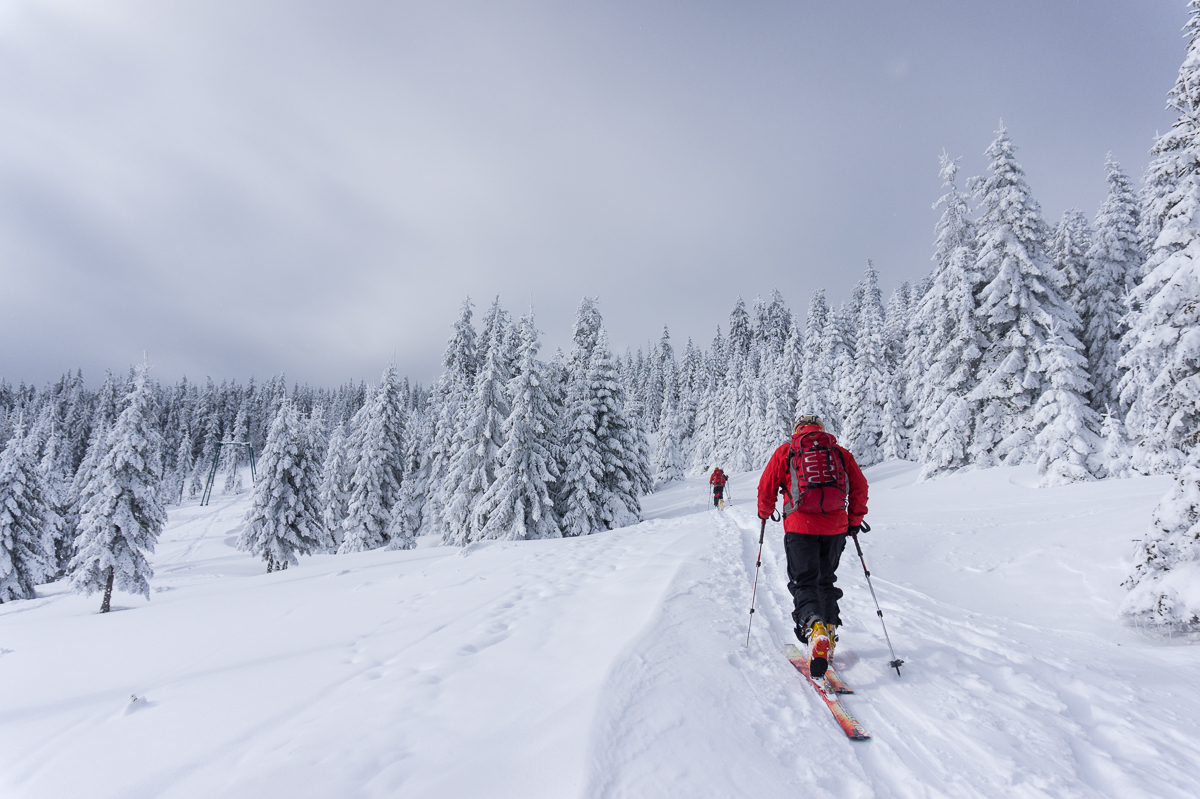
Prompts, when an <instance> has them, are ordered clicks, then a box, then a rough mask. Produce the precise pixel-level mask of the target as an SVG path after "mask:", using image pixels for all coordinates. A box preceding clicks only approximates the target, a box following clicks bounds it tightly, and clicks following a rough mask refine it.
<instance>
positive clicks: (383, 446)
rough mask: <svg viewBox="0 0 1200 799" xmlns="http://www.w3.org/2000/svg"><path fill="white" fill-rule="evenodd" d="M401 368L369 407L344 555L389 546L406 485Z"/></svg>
mask: <svg viewBox="0 0 1200 799" xmlns="http://www.w3.org/2000/svg"><path fill="white" fill-rule="evenodd" d="M399 389H400V387H399V384H398V382H397V377H396V367H395V365H394V364H389V365H388V367H387V369H385V370H384V372H383V377H382V378H381V379H380V381H379V388H377V389H376V390H375V393H374V395H373V396H372V397H371V400H370V402H368V404H367V405H365V406H364V408H363V410H364V411H365V413H364V415H363V419H362V429H361V431H360V432H361V434H360V435H359V436H358V438H357V443H358V444H359V446H360V447H361V449H360V451H359V453H358V462H357V464H356V465H355V468H354V473H353V475H352V476H351V478H350V500H349V503H348V504H347V507H346V520H345V521H344V522H343V523H342V531H343V532H342V543H341V545H340V546H339V547H338V551H339V552H342V553H345V552H363V551H365V550H368V549H378V548H379V547H381V546H383V545H384V544H386V543H387V537H386V536H387V524H388V520H389V519H390V517H391V513H392V506H393V505H395V504H396V498H397V497H398V496H399V493H400V481H401V480H402V479H403V476H404V475H403V453H404V408H403V407H402V406H401V402H400V390H399Z"/></svg>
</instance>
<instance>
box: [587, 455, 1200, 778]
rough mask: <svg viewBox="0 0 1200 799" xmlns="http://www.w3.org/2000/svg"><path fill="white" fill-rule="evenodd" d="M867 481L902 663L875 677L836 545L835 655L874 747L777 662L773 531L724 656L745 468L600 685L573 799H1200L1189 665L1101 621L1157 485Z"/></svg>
mask: <svg viewBox="0 0 1200 799" xmlns="http://www.w3.org/2000/svg"><path fill="white" fill-rule="evenodd" d="M868 478H869V479H870V480H871V482H872V496H871V503H870V507H871V514H870V518H871V519H872V523H873V525H874V530H873V532H871V533H869V534H863V535H861V536H860V540H861V541H862V542H863V545H864V549H865V550H866V552H865V554H866V557H867V559H868V566H869V567H870V568H871V570H872V577H873V579H874V580H875V582H876V587H877V591H878V593H879V594H880V601H881V604H882V606H883V609H884V612H885V614H886V617H887V621H888V624H889V629H890V631H891V633H892V638H893V640H894V642H895V643H896V646H897V654H898V655H899V656H900V657H902V658H905V659H906V660H907V661H908V663H907V664H906V666H905V667H904V674H903V676H902V677H899V678H898V677H897V676H896V675H895V673H894V672H893V671H891V670H890V669H889V668H888V666H887V662H888V660H889V659H890V657H889V653H888V650H887V646H886V643H885V641H884V638H883V634H882V631H881V629H880V627H879V621H878V618H877V616H876V615H875V609H874V605H873V604H872V602H871V599H870V594H869V592H868V590H867V587H866V584H865V580H864V578H863V575H862V569H861V566H860V564H859V563H858V558H857V556H856V555H855V553H854V552H853V549H852V548H850V549H849V550H848V551H847V552H846V553H845V554H844V555H843V560H842V566H841V568H840V569H839V575H840V581H839V584H840V585H842V587H843V588H844V589H845V590H846V597H845V599H844V600H843V619H844V621H846V626H845V628H843V630H842V636H841V638H842V641H841V644H840V645H839V649H838V653H837V655H836V656H835V658H836V662H837V663H838V666H839V670H840V671H841V672H842V674H843V676H844V677H845V678H846V679H847V681H848V682H849V683H850V684H851V686H853V687H854V688H855V691H856V693H855V694H854V695H853V696H849V697H845V700H846V703H847V706H848V707H849V709H850V710H851V712H853V713H854V714H855V716H856V717H857V718H858V719H859V720H860V721H861V722H862V723H863V724H864V725H865V726H866V727H867V729H869V730H870V731H871V733H872V734H873V735H874V739H873V740H872V741H870V742H861V743H858V742H849V741H847V740H846V739H845V737H844V735H843V733H842V732H841V731H840V729H838V728H837V726H836V725H835V724H834V722H833V720H832V719H831V718H830V714H829V712H828V710H827V709H826V708H824V706H823V705H822V704H821V702H820V700H819V699H818V698H817V697H814V696H811V693H812V692H811V690H810V689H809V688H808V687H807V686H806V685H804V683H803V682H802V679H801V678H800V677H799V675H797V674H796V672H795V670H794V669H793V668H792V667H791V665H790V664H789V663H788V661H787V660H786V659H784V657H783V656H782V649H783V646H784V645H785V644H786V643H788V642H790V641H792V640H793V633H792V630H791V628H792V622H791V619H790V616H789V612H790V610H791V606H790V598H789V597H788V596H787V592H786V588H785V584H786V581H787V578H786V562H785V558H784V555H783V551H782V549H783V548H782V545H781V540H780V539H781V537H782V531H781V529H780V527H779V525H778V524H774V525H770V524H769V525H768V538H767V544H766V546H765V547H764V551H763V574H762V575H761V576H760V578H759V600H758V612H756V613H755V616H756V621H755V631H754V635H753V636H752V642H751V646H750V648H749V650H748V651H747V650H745V649H744V648H743V647H742V645H741V644H742V641H743V640H744V636H745V629H746V627H745V625H746V623H747V622H748V620H749V614H748V609H749V592H750V584H751V581H752V579H753V571H754V563H755V556H756V554H757V544H758V520H757V516H756V512H755V507H754V500H753V495H754V483H755V482H756V479H757V475H744V476H741V477H739V478H738V479H737V480H735V481H734V493H735V496H737V497H738V498H739V499H738V501H736V502H734V503H732V507H731V508H730V510H729V511H728V512H727V513H726V514H723V515H722V516H720V517H716V523H717V524H719V525H722V526H725V527H733V528H736V529H730V530H726V531H725V532H727V533H729V534H726V535H718V536H717V537H716V539H715V540H714V549H713V551H712V552H711V553H709V557H708V558H706V559H702V561H701V563H699V564H697V566H696V567H695V568H692V569H684V570H681V572H680V574H679V575H678V577H677V579H676V582H675V585H674V586H673V589H672V591H671V592H670V593H669V594H668V595H667V596H666V597H665V600H664V603H663V608H662V610H661V611H660V613H659V614H658V616H657V617H656V619H655V622H654V623H653V624H652V626H651V628H650V629H649V630H647V631H646V633H645V634H644V635H643V636H642V638H641V641H640V643H639V644H638V645H636V646H635V649H634V652H633V654H634V656H633V657H630V658H626V659H625V661H624V662H623V663H621V664H619V665H618V666H617V668H616V670H615V671H614V676H613V685H612V687H611V689H610V690H609V692H608V694H609V696H610V697H611V698H612V700H613V701H612V703H611V704H610V705H609V706H608V708H607V710H603V711H602V717H601V719H600V724H599V735H600V738H599V740H598V743H597V746H596V747H595V749H596V753H597V760H596V762H595V764H594V765H593V773H592V779H591V781H590V784H589V793H588V796H593V797H622V796H629V797H634V796H671V795H698V796H714V797H715V796H733V795H760V793H766V792H773V793H775V794H777V795H786V794H784V793H783V792H785V791H796V790H803V791H804V792H806V794H809V795H830V796H874V797H893V796H894V797H910V796H911V797H942V796H944V797H973V796H980V797H1001V796H1030V797H1063V796H1081V797H1087V796H1114V797H1116V796H1121V797H1128V796H1146V797H1161V796H1178V797H1194V796H1197V795H1200V774H1198V773H1197V770H1196V768H1195V763H1197V762H1200V701H1198V700H1200V697H1198V696H1197V692H1196V690H1195V687H1194V686H1195V685H1196V684H1197V680H1198V679H1200V652H1198V651H1197V648H1196V647H1195V646H1187V645H1183V642H1180V645H1172V642H1170V641H1163V640H1162V639H1159V638H1157V637H1149V636H1146V637H1143V636H1141V635H1140V634H1138V632H1137V631H1133V630H1129V629H1128V628H1125V627H1123V626H1122V625H1121V624H1119V623H1118V622H1117V620H1116V619H1115V616H1114V613H1115V609H1116V605H1117V604H1118V603H1119V601H1120V599H1121V597H1122V595H1123V593H1124V592H1123V590H1122V589H1121V588H1120V582H1121V580H1122V579H1123V577H1124V575H1125V572H1126V570H1127V568H1128V553H1129V552H1130V551H1131V549H1132V546H1133V545H1132V543H1131V539H1132V538H1135V537H1137V536H1138V535H1139V534H1140V532H1141V530H1142V529H1144V526H1145V520H1146V518H1147V515H1148V511H1149V508H1150V507H1152V506H1153V504H1154V503H1155V501H1156V500H1157V498H1158V497H1159V496H1160V495H1161V493H1162V492H1163V491H1164V490H1165V488H1166V484H1167V481H1166V480H1164V479H1162V478H1156V479H1138V480H1129V481H1119V482H1116V481H1114V482H1107V483H1099V484H1091V485H1081V486H1069V487H1065V488H1060V489H1052V490H1039V489H1034V488H1031V487H1030V486H1031V485H1032V484H1033V483H1034V482H1035V481H1036V477H1035V476H1034V475H1033V474H1032V473H1031V470H1029V469H1003V470H992V471H990V472H980V473H974V474H967V475H962V476H959V477H954V478H948V479H945V480H941V481H935V482H932V483H927V484H922V485H913V482H914V478H915V470H914V469H913V468H912V467H910V466H907V465H905V464H890V465H887V466H883V467H878V468H876V469H873V470H869V471H868ZM714 516H715V514H714ZM705 561H707V562H705ZM705 572H707V574H705ZM601 741H602V742H601ZM748 743H749V746H748ZM755 750H758V751H755ZM685 753H686V754H685ZM763 753H765V754H766V755H768V756H767V757H762V756H761V755H762V754H763ZM755 755H758V756H755Z"/></svg>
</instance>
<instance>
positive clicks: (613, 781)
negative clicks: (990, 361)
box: [0, 463, 1200, 799]
mask: <svg viewBox="0 0 1200 799" xmlns="http://www.w3.org/2000/svg"><path fill="white" fill-rule="evenodd" d="M867 474H868V478H869V479H870V480H871V483H872V493H871V502H870V507H871V513H870V515H869V516H868V520H869V521H871V523H872V524H873V525H874V530H873V531H872V532H871V533H869V534H865V535H864V536H862V540H863V543H864V546H865V548H866V555H867V559H868V565H869V566H870V567H871V569H872V575H873V577H874V579H875V586H876V590H877V591H878V593H879V597H880V600H881V602H882V604H883V607H884V611H885V614H886V620H887V622H888V629H889V632H890V633H891V636H892V640H893V642H894V643H895V646H896V650H897V654H898V655H899V656H900V657H902V658H904V659H905V661H906V665H905V667H904V671H903V676H902V677H897V676H896V674H895V673H894V672H892V671H890V670H889V669H888V667H887V661H888V659H889V655H888V651H887V647H886V644H885V643H884V641H883V637H882V634H881V632H880V627H879V621H878V619H877V618H876V616H875V610H874V606H873V605H872V603H871V598H870V594H869V593H868V592H867V588H866V583H865V581H864V579H863V576H862V569H861V567H860V566H859V564H858V561H857V557H856V556H855V555H854V553H853V549H852V548H851V549H850V551H848V552H847V554H846V555H845V556H844V558H843V565H842V568H841V570H840V572H841V575H842V584H843V585H844V587H845V589H846V592H847V596H846V599H845V600H844V606H845V607H844V611H843V616H844V618H845V620H846V622H847V625H846V627H845V629H844V631H843V634H842V643H841V645H840V647H839V649H838V655H837V660H838V661H840V663H841V666H842V671H843V673H844V675H845V677H846V678H847V680H848V681H849V682H850V683H851V684H852V685H853V686H854V688H855V689H856V690H857V693H856V694H855V695H854V696H852V697H848V698H847V699H846V703H847V705H848V706H849V708H850V709H851V711H852V712H853V713H854V714H855V715H856V716H857V717H858V718H859V720H860V721H861V722H862V723H863V724H864V726H866V727H867V729H869V730H870V731H871V733H872V734H873V735H874V738H873V739H872V740H870V741H865V742H853V741H848V740H847V739H846V738H845V736H844V735H843V734H842V733H841V731H840V730H839V729H838V727H837V726H836V725H835V724H834V723H833V720H832V718H831V716H830V714H829V712H828V710H826V708H825V707H824V705H823V704H821V702H820V701H819V700H818V698H817V697H816V695H815V694H814V693H813V692H812V690H811V689H810V688H809V687H808V686H807V685H806V684H805V683H804V682H803V681H802V679H801V678H800V676H799V675H798V674H797V673H796V672H795V670H794V669H793V668H792V667H791V665H790V664H789V663H788V662H787V661H786V660H785V659H784V658H783V656H782V655H781V654H780V650H781V648H782V646H783V645H784V644H785V643H787V642H788V641H790V640H791V637H792V634H791V626H792V625H791V621H790V619H789V617H788V610H789V609H790V607H789V603H788V598H787V596H786V589H785V587H784V583H785V582H786V577H785V576H784V575H785V572H784V561H783V554H782V546H781V537H782V533H781V532H780V528H779V526H778V525H771V526H770V527H769V529H768V538H767V544H766V547H765V551H764V556H763V569H762V575H761V578H760V583H759V592H758V608H759V612H758V613H756V614H755V623H754V630H753V635H752V638H751V643H750V647H749V648H748V649H747V648H746V647H745V646H744V643H745V636H746V622H747V620H748V613H747V611H748V608H749V599H750V586H751V580H752V579H753V573H754V557H755V552H756V549H757V543H758V526H757V520H756V516H755V512H754V504H753V493H754V485H755V483H756V480H757V475H755V474H745V475H740V476H738V477H736V478H735V479H734V480H733V481H732V484H731V486H730V495H731V498H732V503H731V508H730V510H729V511H728V512H727V513H725V514H718V513H716V512H715V511H712V510H711V509H710V508H708V507H707V502H706V495H705V486H703V485H702V484H701V483H700V482H699V481H689V482H687V483H684V484H680V485H677V486H674V487H672V488H670V489H668V490H665V491H663V492H660V493H659V494H657V495H655V496H654V497H651V498H649V499H648V501H647V502H646V506H647V508H646V509H647V513H646V515H647V518H648V520H647V521H646V522H644V523H642V524H640V525H638V526H636V527H632V528H627V529H622V530H617V531H613V532H610V533H606V534H602V535H596V536H591V537H588V538H583V539H572V540H565V541H535V542H520V543H490V544H482V545H474V546H471V547H468V548H466V549H465V550H457V549H448V548H442V547H436V546H428V547H422V548H419V549H417V550H414V551H409V552H368V553H363V554H359V555H342V556H321V557H313V558H305V559H303V560H302V563H301V566H300V567H299V568H292V569H289V570H287V571H285V572H282V573H276V574H265V573H264V570H263V565H262V563H261V562H259V561H255V560H252V559H251V558H249V557H248V556H246V555H243V554H242V553H239V552H237V551H236V550H234V549H233V546H232V545H233V542H234V540H235V538H236V535H237V531H238V529H239V526H240V524H241V518H242V516H243V514H244V512H245V510H246V506H247V502H248V495H243V496H242V497H239V498H236V499H235V498H229V497H221V496H217V497H216V498H214V501H213V504H212V505H211V506H210V507H208V508H200V507H197V506H195V505H187V506H185V507H183V508H179V509H175V508H172V509H171V521H170V524H169V526H168V529H167V531H166V532H165V533H164V536H163V539H162V541H161V542H160V547H159V551H158V554H157V555H156V557H155V567H156V570H157V575H156V577H155V580H154V582H153V587H154V594H153V599H152V601H150V602H149V603H147V602H145V601H144V600H143V599H141V598H140V597H129V596H126V595H121V594H118V595H117V596H116V598H115V609H114V611H115V612H113V613H110V614H108V615H104V616H102V615H100V614H98V613H97V612H96V610H97V608H98V606H99V598H98V597H95V596H93V597H80V596H76V595H72V594H69V593H65V591H64V589H63V588H62V587H61V586H59V585H51V586H44V587H42V588H41V589H39V597H38V598H37V599H35V600H30V601H25V602H14V603H10V604H5V605H0V686H2V688H0V796H3V797H14V799H15V798H16V797H38V798H39V799H49V798H57V797H63V798H64V799H65V798H66V797H71V798H72V799H74V798H75V797H80V796H88V797H93V798H94V799H102V798H103V797H113V799H117V798H118V797H119V798H120V799H135V798H138V797H197V798H200V797H203V799H212V797H259V798H261V797H276V796H278V797H288V798H289V799H301V798H302V797H330V798H333V797H337V798H338V799H349V798H352V797H399V796H405V797H409V796H411V797H461V796H486V797H509V796H511V797H522V799H528V798H529V797H576V796H578V797H596V798H597V799H599V798H600V797H682V796H686V797H740V796H779V797H783V796H796V795H803V796H810V797H819V796H837V797H870V796H880V797H892V796H896V797H910V796H912V797H928V796H936V797H942V796H944V797H972V796H988V797H1001V796H1005V797H1007V796H1030V797H1034V796H1038V797H1040V796H1047V797H1067V796H1081V797H1090V796H1114V797H1116V796H1120V797H1140V796H1146V797H1195V796H1200V767H1198V766H1197V764H1200V692H1198V690H1197V688H1196V686H1197V685H1200V647H1198V646H1196V645H1195V644H1194V643H1190V642H1187V641H1181V640H1174V641H1172V640H1163V639H1160V638H1157V637H1151V636H1149V635H1143V634H1142V633H1140V632H1139V631H1137V630H1132V629H1129V628H1126V627H1123V626H1122V625H1121V624H1120V623H1119V622H1117V620H1116V618H1115V615H1114V614H1115V610H1116V606H1117V604H1118V603H1119V602H1120V600H1121V598H1122V596H1123V595H1124V590H1123V589H1122V588H1121V587H1120V582H1121V580H1122V579H1123V578H1124V576H1125V574H1126V572H1127V569H1128V563H1129V559H1130V556H1131V553H1132V550H1133V546H1134V545H1133V543H1132V541H1133V539H1135V538H1138V537H1140V536H1141V534H1142V531H1143V530H1144V529H1145V526H1146V522H1147V520H1148V518H1149V513H1150V510H1151V508H1152V507H1153V506H1154V504H1155V502H1156V501H1157V499H1158V498H1159V496H1161V495H1162V494H1163V493H1164V492H1165V491H1166V489H1167V487H1168V485H1169V480H1167V479H1165V478H1141V479H1134V480H1125V481H1109V482H1102V483H1094V484H1087V485H1077V486H1068V487H1064V488H1056V489H1036V488H1032V487H1031V485H1032V484H1033V483H1034V481H1035V480H1034V475H1033V474H1032V473H1031V472H1030V471H1029V470H1027V469H1025V468H1018V469H996V470H991V471H987V472H977V473H972V474H967V475H961V476H957V477H952V478H947V479H943V480H939V481H935V482H933V483H927V484H922V485H914V484H913V481H914V478H915V470H914V468H913V467H911V466H909V465H907V464H902V463H891V464H885V465H883V466H879V467H876V468H874V469H871V470H868V473H867ZM133 697H136V699H134V698H133Z"/></svg>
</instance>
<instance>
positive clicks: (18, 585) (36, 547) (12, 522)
mask: <svg viewBox="0 0 1200 799" xmlns="http://www.w3.org/2000/svg"><path fill="white" fill-rule="evenodd" d="M35 444H36V442H35V441H34V440H33V437H32V436H31V435H26V433H25V429H24V426H23V425H22V424H21V423H20V422H18V423H17V427H16V429H15V430H14V431H13V433H12V435H11V437H10V438H9V439H8V444H7V445H6V446H5V447H4V451H3V452H0V603H2V602H10V601H12V600H14V599H33V597H34V588H33V587H34V586H35V585H37V584H39V583H43V582H45V581H46V580H49V579H50V578H51V577H53V576H54V572H55V570H56V563H55V552H54V538H53V533H54V525H53V524H51V523H50V519H51V515H52V514H53V513H54V511H53V509H51V508H50V507H49V505H48V504H47V503H46V499H45V497H44V494H43V490H42V481H41V479H40V477H39V476H38V470H37V462H36V460H35V454H36V453H35Z"/></svg>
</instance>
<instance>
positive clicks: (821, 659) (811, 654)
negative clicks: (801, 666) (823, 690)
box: [807, 621, 833, 680]
mask: <svg viewBox="0 0 1200 799" xmlns="http://www.w3.org/2000/svg"><path fill="white" fill-rule="evenodd" d="M807 632H808V671H809V673H810V674H812V676H813V679H814V680H819V679H821V678H822V677H824V676H825V670H826V669H828V668H829V656H830V655H831V654H833V639H832V638H831V636H830V631H829V628H828V627H826V626H825V622H823V621H814V622H813V623H812V624H811V625H810V626H809V628H808V631H807Z"/></svg>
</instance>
